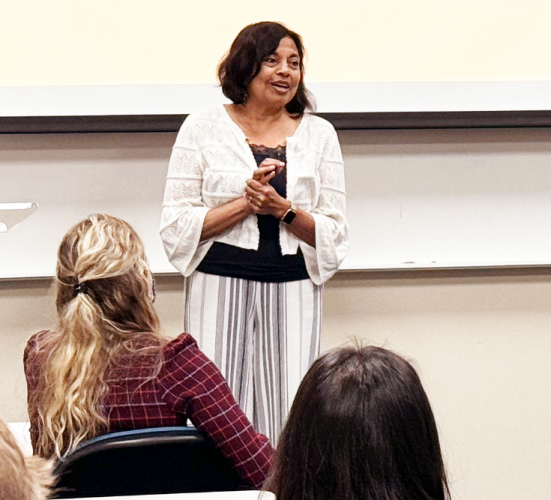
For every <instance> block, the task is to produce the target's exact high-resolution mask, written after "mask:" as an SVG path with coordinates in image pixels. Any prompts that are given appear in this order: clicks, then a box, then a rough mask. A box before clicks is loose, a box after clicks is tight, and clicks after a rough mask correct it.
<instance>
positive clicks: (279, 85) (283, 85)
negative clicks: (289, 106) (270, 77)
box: [272, 82, 291, 92]
mask: <svg viewBox="0 0 551 500" xmlns="http://www.w3.org/2000/svg"><path fill="white" fill-rule="evenodd" d="M272 85H273V86H274V87H275V88H276V89H277V90H279V91H280V92H286V91H287V90H289V88H290V87H291V86H290V85H289V84H288V83H287V82H272Z"/></svg>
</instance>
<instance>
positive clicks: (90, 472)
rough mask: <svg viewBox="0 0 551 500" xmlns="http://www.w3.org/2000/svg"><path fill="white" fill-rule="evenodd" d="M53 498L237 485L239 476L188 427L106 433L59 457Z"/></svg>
mask: <svg viewBox="0 0 551 500" xmlns="http://www.w3.org/2000/svg"><path fill="white" fill-rule="evenodd" d="M54 472H55V474H57V475H58V476H59V481H58V484H57V493H56V497H55V498H83V497H101V496H117V495H153V494H163V493H185V492H190V493H191V492H205V491H232V490H237V489H238V484H239V476H238V474H237V472H236V471H235V469H234V468H233V467H232V464H231V463H230V462H229V461H228V460H227V459H226V458H225V457H224V456H223V455H222V453H221V452H220V450H218V448H216V447H215V445H214V443H213V442H212V441H211V440H210V439H208V438H206V437H205V436H203V435H202V434H200V433H199V432H198V431H197V430H196V429H195V428H193V427H156V428H152V429H139V430H133V431H125V432H115V433H111V434H105V435H103V436H99V437H97V438H94V439H91V440H90V441H87V442H86V443H83V444H82V445H81V446H79V447H78V448H77V449H76V450H74V451H73V452H72V453H70V454H69V455H68V456H67V457H65V458H64V459H63V460H60V461H58V463H57V464H56V467H55V471H54Z"/></svg>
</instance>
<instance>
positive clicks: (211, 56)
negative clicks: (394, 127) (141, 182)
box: [0, 0, 551, 117]
mask: <svg viewBox="0 0 551 500" xmlns="http://www.w3.org/2000/svg"><path fill="white" fill-rule="evenodd" d="M549 14H551V4H549V2H547V1H545V0H525V1H523V2H518V1H516V0H515V1H513V0H485V1H484V2H481V1H480V0H448V1H446V2H443V1H442V0H421V1H418V2H411V1H410V0H394V1H388V0H384V1H383V0H371V1H365V0H340V1H338V2H335V1H328V0H315V1H314V0H301V1H300V2H297V1H296V0H281V1H278V2H259V1H258V0H234V1H229V0H203V1H201V2H182V1H181V0H155V1H154V0H110V1H107V0H95V1H94V2H90V1H83V0H78V1H76V0H48V1H47V2H44V1H43V0H21V1H19V2H13V3H10V6H9V9H4V12H3V15H2V16H1V18H0V28H1V29H0V42H1V43H2V47H4V50H2V51H0V64H1V67H2V71H1V72H0V99H1V100H2V103H3V106H2V110H1V111H0V115H1V116H4V117H10V116H90V115H142V114H144V115H150V114H187V113H189V112H192V111H195V110H196V109H200V108H203V107H205V106H210V105H213V104H216V103H218V102H223V97H222V95H221V92H220V89H218V88H217V87H216V85H215V84H216V78H215V77H216V66H217V64H218V62H219V60H220V58H221V57H222V56H223V55H224V53H225V52H226V51H227V49H228V48H229V46H230V44H231V42H232V41H233V39H234V38H235V36H236V34H237V33H238V32H239V30H240V29H242V28H243V27H244V26H245V25H247V24H249V23H253V22H257V21H261V20H274V21H279V22H283V23H285V24H286V25H287V26H288V27H289V28H291V29H293V30H295V31H297V32H298V33H300V34H301V35H302V36H303V38H304V42H305V45H306V48H307V72H306V82H307V84H308V86H309V87H310V88H312V90H313V92H314V94H315V95H316V97H317V99H318V111H320V112H328V113H339V112H343V113H354V112H356V113H357V112H422V111H436V112H439V111H451V112H454V111H460V112H461V111H506V110H549V109H551V98H550V97H548V96H550V95H551V92H550V90H551V86H550V83H549V81H551V66H550V65H549V64H547V63H546V62H545V61H543V60H542V57H541V54H542V51H543V52H544V51H545V48H547V47H550V46H551V30H549V29H548V23H547V19H549ZM7 48H9V49H7ZM4 104H5V105H4Z"/></svg>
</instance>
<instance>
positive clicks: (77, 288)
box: [73, 281, 88, 295]
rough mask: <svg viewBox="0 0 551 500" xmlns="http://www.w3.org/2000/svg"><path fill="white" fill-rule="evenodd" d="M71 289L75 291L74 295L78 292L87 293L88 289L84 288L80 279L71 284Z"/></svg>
mask: <svg viewBox="0 0 551 500" xmlns="http://www.w3.org/2000/svg"><path fill="white" fill-rule="evenodd" d="M73 290H74V292H75V295H78V294H79V293H83V294H85V295H88V290H87V289H86V286H85V285H84V284H82V283H81V282H80V281H77V282H76V284H74V285H73Z"/></svg>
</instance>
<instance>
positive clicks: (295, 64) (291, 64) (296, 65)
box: [289, 61, 300, 69]
mask: <svg viewBox="0 0 551 500" xmlns="http://www.w3.org/2000/svg"><path fill="white" fill-rule="evenodd" d="M289 66H291V68H294V69H296V68H298V67H299V66H300V63H299V62H298V61H291V62H290V63H289Z"/></svg>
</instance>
